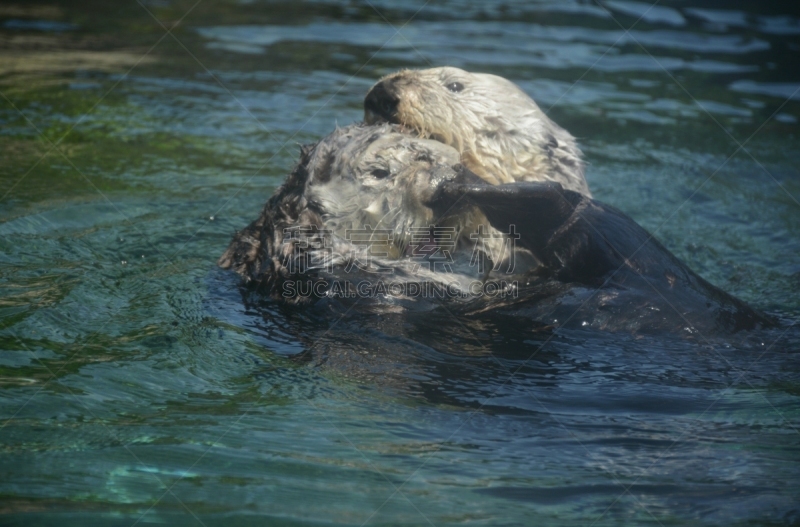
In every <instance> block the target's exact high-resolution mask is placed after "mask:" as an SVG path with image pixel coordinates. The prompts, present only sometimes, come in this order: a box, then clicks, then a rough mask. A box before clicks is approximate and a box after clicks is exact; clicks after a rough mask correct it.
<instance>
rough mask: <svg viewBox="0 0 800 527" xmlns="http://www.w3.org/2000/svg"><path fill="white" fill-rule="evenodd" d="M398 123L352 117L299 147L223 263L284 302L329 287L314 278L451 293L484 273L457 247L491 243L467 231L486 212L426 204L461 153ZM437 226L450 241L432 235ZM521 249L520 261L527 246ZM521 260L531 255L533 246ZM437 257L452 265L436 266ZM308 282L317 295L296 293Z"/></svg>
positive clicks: (319, 293) (451, 175)
mask: <svg viewBox="0 0 800 527" xmlns="http://www.w3.org/2000/svg"><path fill="white" fill-rule="evenodd" d="M401 131H402V130H401V127H399V126H396V125H390V124H381V125H377V126H366V125H361V124H356V125H351V126H347V127H344V128H337V129H336V130H335V131H334V132H333V133H332V134H330V135H329V136H328V137H326V138H324V139H322V140H321V141H319V142H318V143H316V144H314V145H308V146H305V147H303V148H302V149H301V156H300V162H299V163H298V165H297V166H296V167H295V169H294V171H293V172H292V173H291V174H290V175H289V177H288V179H287V180H286V182H285V183H284V184H283V185H282V186H281V187H280V188H279V189H278V190H277V191H276V193H275V195H273V196H272V197H271V198H270V199H269V201H267V203H266V205H265V206H264V209H263V210H262V213H261V216H260V217H259V218H258V219H257V220H256V221H254V222H253V223H251V224H250V225H249V226H248V227H247V228H245V229H244V230H242V231H241V232H239V233H237V234H236V236H235V237H234V240H233V242H232V243H231V245H230V247H229V248H228V250H227V251H226V252H225V253H224V254H223V255H222V257H221V258H220V260H219V265H220V266H222V267H224V268H233V269H234V270H235V271H236V272H238V273H239V274H240V275H242V276H243V277H245V279H246V280H247V281H248V282H252V283H253V284H254V285H256V286H257V287H258V288H259V289H260V290H261V291H262V292H264V293H266V294H268V295H269V296H271V297H273V298H276V299H279V300H282V301H286V302H289V303H304V302H309V301H314V300H317V299H318V298H319V297H320V296H325V295H326V294H327V293H328V291H327V290H324V289H320V287H319V285H320V284H322V283H327V284H332V283H334V282H336V283H337V284H338V283H339V282H341V280H338V279H339V278H341V279H342V280H348V281H351V282H355V283H357V282H359V281H362V280H366V279H376V278H382V279H381V283H384V284H395V285H396V284H400V285H402V286H403V287H405V285H406V284H407V283H415V284H419V283H434V284H437V285H444V286H448V287H451V288H453V289H451V291H458V292H459V293H456V296H458V295H459V294H460V292H463V291H465V290H466V288H468V287H469V285H470V281H474V280H478V279H483V280H485V279H487V278H488V274H490V273H487V272H486V270H485V269H484V272H483V274H480V269H479V268H478V267H475V266H470V265H469V263H470V259H471V256H472V255H471V253H470V252H469V251H464V250H463V249H464V247H465V246H466V245H471V246H476V242H477V243H478V245H477V246H478V247H483V248H486V246H491V245H492V242H493V241H494V240H489V241H488V243H481V240H475V241H473V240H470V239H469V238H466V236H468V234H470V233H472V232H473V231H475V230H477V228H478V226H477V224H475V223H476V221H480V218H483V217H482V216H481V215H480V214H479V213H477V212H476V211H474V210H472V211H460V212H459V214H458V215H455V214H451V215H447V214H444V215H442V217H438V218H435V217H434V211H433V209H432V208H431V200H432V197H433V195H434V194H435V192H436V191H437V189H438V188H439V186H440V185H441V183H442V182H443V181H444V180H455V179H458V178H459V177H462V175H463V174H464V173H463V172H461V173H460V172H459V171H458V170H456V169H454V168H453V167H454V166H457V165H458V163H459V154H458V152H457V151H456V150H455V149H453V148H452V147H449V146H447V145H445V144H443V143H440V142H438V141H432V140H428V139H422V138H417V137H413V136H411V135H408V134H406V133H401ZM470 177H471V178H474V179H473V181H480V180H479V178H477V176H474V175H470ZM461 180H462V181H463V179H461ZM473 224H475V225H473ZM435 229H438V232H439V234H440V235H445V237H446V238H447V239H446V240H442V239H438V240H437V239H436V237H437V236H436V232H433V233H432V232H431V231H432V230H434V231H435ZM439 238H441V236H439ZM490 249H491V247H490ZM486 250H487V251H488V250H489V249H486ZM426 251H427V253H426ZM518 252H520V258H522V259H523V260H525V259H526V256H525V253H526V252H527V251H525V250H520V251H518ZM428 253H436V254H435V255H434V254H428ZM509 254H510V253H509ZM437 258H439V259H438V260H437ZM507 258H508V256H507ZM495 259H496V260H497V259H498V258H497V257H496V258H495ZM527 261H528V262H529V263H530V262H533V258H532V256H530V255H529V254H528V256H527ZM437 264H438V266H439V268H442V267H446V268H447V269H448V270H451V271H452V270H455V271H454V272H452V273H442V272H436V271H438V270H440V269H437V268H436V267H437ZM473 267H475V269H473ZM383 278H385V280H383ZM308 281H311V282H313V284H312V286H313V288H314V291H313V294H304V295H297V294H293V290H292V288H295V287H299V286H303V287H309V286H308V285H307V283H306V282H308ZM294 293H297V291H296V290H294Z"/></svg>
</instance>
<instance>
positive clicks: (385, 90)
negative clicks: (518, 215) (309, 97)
mask: <svg viewBox="0 0 800 527" xmlns="http://www.w3.org/2000/svg"><path fill="white" fill-rule="evenodd" d="M364 119H365V121H366V122H367V123H378V122H390V123H397V124H401V125H405V126H407V127H410V128H412V129H414V130H415V131H416V132H417V133H418V134H419V135H420V136H422V137H429V138H431V139H435V140H437V141H441V142H443V143H445V144H447V145H450V146H453V147H454V148H456V149H457V150H458V152H459V153H460V154H461V162H462V163H463V164H464V165H466V166H467V168H469V169H470V170H472V171H473V172H475V173H476V174H478V175H479V176H480V177H482V178H483V179H484V180H486V181H487V182H489V183H493V184H497V183H510V182H513V181H556V182H558V183H561V184H562V185H563V186H564V187H565V188H568V189H571V190H575V191H578V192H581V193H582V194H585V195H587V196H588V195H589V189H588V186H587V185H586V181H585V179H584V176H583V170H584V164H583V161H582V160H581V152H580V150H579V149H578V146H577V144H576V142H575V138H574V137H572V135H570V134H569V132H567V131H566V130H564V129H563V128H561V127H560V126H558V125H557V124H555V123H554V122H553V121H551V120H550V119H549V118H548V117H547V116H546V115H545V114H544V112H543V111H542V110H541V109H540V108H539V106H537V104H536V103H535V102H534V101H533V99H531V98H530V97H528V95H526V94H525V92H523V91H522V90H521V89H520V88H519V87H517V86H516V85H515V84H514V83H512V82H511V81H509V80H507V79H504V78H502V77H498V76H496V75H489V74H484V73H469V72H467V71H464V70H461V69H458V68H452V67H443V68H431V69H427V70H403V71H400V72H397V73H393V74H390V75H387V76H386V77H384V78H382V79H381V80H380V81H378V83H377V84H375V86H373V87H372V89H371V90H370V91H369V93H368V94H367V97H366V99H365V101H364Z"/></svg>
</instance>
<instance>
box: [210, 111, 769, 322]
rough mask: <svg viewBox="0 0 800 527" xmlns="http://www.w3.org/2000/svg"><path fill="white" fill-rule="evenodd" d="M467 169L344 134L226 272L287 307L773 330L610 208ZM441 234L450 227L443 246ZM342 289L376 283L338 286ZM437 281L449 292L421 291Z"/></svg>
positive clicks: (419, 146) (426, 150)
mask: <svg viewBox="0 0 800 527" xmlns="http://www.w3.org/2000/svg"><path fill="white" fill-rule="evenodd" d="M458 160H459V154H458V152H457V151H455V150H454V149H453V148H451V147H449V146H447V145H445V144H443V143H440V142H436V141H431V140H428V139H420V138H417V137H413V136H410V135H407V134H403V133H400V128H398V127H397V126H394V125H389V124H382V125H378V126H365V125H361V124H357V125H352V126H349V127H345V128H340V129H337V130H336V131H334V132H333V133H332V134H331V135H329V136H328V137H326V138H324V139H323V140H321V141H320V142H319V143H317V144H315V145H310V146H307V147H303V149H302V152H301V159H300V163H299V164H298V165H297V167H296V168H295V170H294V171H293V172H292V173H291V175H290V176H289V177H288V179H287V181H286V182H285V183H284V184H283V185H282V186H281V187H280V188H279V189H278V190H277V191H276V193H275V195H273V196H272V197H271V198H270V199H269V201H267V203H266V205H265V206H264V209H263V210H262V212H261V215H260V216H259V218H258V219H257V220H256V221H254V222H253V223H251V224H250V225H249V226H248V227H246V228H245V229H244V230H242V231H241V232H239V233H237V234H236V235H235V236H234V239H233V241H232V242H231V244H230V246H229V247H228V250H227V251H226V252H225V253H224V254H223V255H222V257H221V258H220V260H219V265H220V266H222V267H225V268H232V269H234V270H236V271H237V272H238V273H239V274H240V275H242V276H243V277H244V278H245V280H246V281H247V282H248V283H249V284H250V285H251V286H253V287H255V288H256V289H258V290H259V291H261V292H262V293H264V294H266V295H268V296H270V297H272V298H274V299H277V300H280V301H282V302H286V303H292V304H300V303H313V302H316V301H318V300H320V299H323V298H331V297H336V298H342V297H343V296H344V297H345V298H359V302H361V305H362V307H363V306H366V307H367V308H369V309H377V310H382V309H387V308H388V309H391V310H393V311H396V310H404V309H436V308H437V306H439V305H442V304H445V305H446V306H447V307H446V310H447V311H448V312H453V313H461V314H478V313H484V314H485V313H508V314H512V315H514V316H516V317H520V316H521V317H524V318H527V319H529V320H533V321H536V322H540V323H547V324H554V325H560V326H561V325H568V326H570V325H578V326H589V327H596V328H601V329H608V330H625V331H643V330H670V331H678V332H684V331H689V332H692V331H700V332H701V333H703V334H707V333H708V332H709V331H736V330H739V329H748V328H754V327H757V326H767V325H770V324H771V323H772V322H771V321H770V319H768V318H767V317H765V316H764V315H761V314H760V313H758V312H757V311H755V310H753V309H752V308H750V307H749V306H747V305H746V304H744V303H743V302H741V301H739V300H737V299H736V298H734V297H732V296H730V295H728V294H726V293H725V292H723V291H721V290H720V289H718V288H716V287H714V286H712V285H711V284H709V283H708V282H706V281H705V280H703V279H702V278H700V277H699V276H697V275H696V274H695V273H693V272H692V271H691V270H690V269H689V268H688V267H687V266H686V265H684V264H683V263H682V262H680V261H679V260H678V259H677V258H675V257H674V256H673V255H672V254H671V253H670V252H669V251H668V250H667V249H666V248H664V247H663V246H662V245H661V244H660V243H658V242H657V241H656V240H654V239H652V237H651V236H650V235H649V234H648V233H647V231H645V230H644V229H642V228H641V227H640V226H639V225H637V224H636V223H635V222H634V221H633V220H632V219H631V218H629V217H628V216H626V215H625V214H623V213H621V212H620V211H618V210H616V209H614V208H613V207H610V206H608V205H604V204H602V203H600V202H598V201H595V200H593V199H591V198H588V197H586V196H585V195H583V194H581V193H578V192H574V191H570V190H566V189H564V188H563V187H562V186H561V185H560V184H558V183H553V182H545V183H535V182H527V183H509V184H502V185H489V184H487V183H486V182H485V181H484V180H482V179H481V178H480V177H478V176H477V175H475V174H474V173H472V172H471V171H470V170H469V169H467V168H465V167H464V166H463V165H461V164H458ZM481 222H485V223H486V224H482V223H481ZM487 228H489V229H491V228H493V229H494V230H495V231H499V232H502V233H509V235H505V238H504V242H505V241H508V240H513V241H514V242H515V243H513V244H511V245H507V244H505V246H506V248H507V249H508V251H507V252H503V253H499V252H497V250H496V249H497V248H496V247H492V246H491V245H490V244H489V245H479V244H478V242H477V241H476V238H480V234H481V233H485V232H486V231H487ZM435 231H438V232H447V233H448V240H447V243H444V242H442V240H438V241H437V240H435V239H434V238H435V236H434V234H433V233H434V232H435ZM420 248H423V249H424V250H422V251H420ZM435 254H438V255H439V256H443V257H444V258H440V259H439V261H438V263H440V264H444V265H441V266H439V267H437V266H436V265H435V264H436V261H435V258H434V257H433V255H435ZM479 254H480V255H481V256H480V257H476V256H477V255H479ZM482 259H483V260H487V261H488V262H489V265H488V267H487V268H486V269H482V268H481V267H480V265H478V262H479V261H481V260H482ZM432 263H433V264H434V265H431V264H432ZM498 263H505V264H509V265H499V266H498V265H496V264H498ZM342 283H346V284H353V285H355V284H364V283H366V284H368V287H366V288H364V289H359V290H357V291H356V290H350V289H347V288H348V287H350V286H349V285H348V286H346V287H345V289H347V290H346V291H343V290H342V286H341V284H342ZM337 284H338V287H339V290H338V291H337V290H336V287H337ZM376 284H377V285H378V287H377V288H375V287H373V286H375V285H376ZM381 284H383V286H382V287H381ZM429 285H433V286H436V287H438V288H439V290H440V291H444V292H445V293H446V294H443V295H440V296H439V297H436V296H435V295H434V296H433V297H431V296H427V295H424V294H423V295H419V294H412V291H416V292H417V293H420V292H422V291H428V290H429V289H426V288H427V287H428V286H429ZM411 286H415V288H412V287H411ZM420 286H423V288H420ZM359 287H360V286H359ZM501 290H502V292H503V293H504V294H500V295H498V294H491V295H487V294H486V292H487V291H493V292H494V293H497V292H499V291H501ZM342 293H345V294H344V295H342ZM349 293H358V294H356V295H355V296H351V295H350V294H349ZM365 298H366V301H362V299H365Z"/></svg>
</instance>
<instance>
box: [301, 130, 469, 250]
mask: <svg viewBox="0 0 800 527" xmlns="http://www.w3.org/2000/svg"><path fill="white" fill-rule="evenodd" d="M399 130H400V128H399V127H396V126H391V125H387V124H384V125H380V126H358V125H355V126H350V127H347V128H343V129H339V130H337V131H336V132H334V133H333V134H331V135H330V136H328V137H327V138H325V139H323V140H322V141H321V142H320V143H319V144H318V145H317V146H316V147H315V148H314V150H313V151H312V153H311V155H310V158H309V160H308V164H307V167H306V170H307V172H308V180H307V182H306V186H305V192H304V197H305V200H306V201H307V203H308V207H309V208H312V209H314V210H316V211H318V214H319V215H320V217H321V218H322V223H323V226H324V228H325V229H326V230H328V231H330V232H331V233H333V234H334V235H336V236H337V237H340V238H342V239H346V237H347V235H348V231H349V232H351V233H352V232H353V231H358V230H362V231H363V230H364V229H370V230H373V231H381V232H382V234H381V236H380V237H376V238H375V239H374V240H372V241H371V244H370V246H371V248H372V249H373V250H375V251H377V252H379V253H381V254H388V255H389V257H399V256H400V255H402V254H403V251H404V249H405V247H406V245H407V244H408V239H409V233H411V232H414V230H415V229H418V228H422V227H425V226H429V225H431V224H432V223H433V222H434V221H435V220H437V219H438V218H436V217H435V216H436V214H435V213H434V210H433V209H432V208H431V207H432V202H433V198H434V194H435V193H436V192H437V190H438V188H439V187H440V186H441V184H442V183H443V182H445V181H449V180H452V179H454V178H456V177H457V176H458V175H459V173H458V171H457V170H456V169H454V165H458V164H459V154H458V152H457V151H456V150H455V149H453V148H452V147H450V146H447V145H445V144H443V143H441V142H437V141H432V140H429V139H422V138H418V137H414V136H411V135H408V134H404V133H400V132H399ZM387 234H388V236H387ZM381 240H386V243H385V244H384V243H381Z"/></svg>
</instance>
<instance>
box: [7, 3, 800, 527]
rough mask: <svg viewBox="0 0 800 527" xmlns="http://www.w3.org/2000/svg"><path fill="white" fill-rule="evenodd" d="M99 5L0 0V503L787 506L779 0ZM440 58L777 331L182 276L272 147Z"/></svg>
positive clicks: (98, 517) (186, 517) (790, 340)
mask: <svg viewBox="0 0 800 527" xmlns="http://www.w3.org/2000/svg"><path fill="white" fill-rule="evenodd" d="M107 4H108V3H107V2H99V1H90V2H70V1H66V0H64V1H55V2H51V3H47V2H42V3H40V2H24V3H22V2H20V3H18V4H8V5H3V6H2V7H0V36H2V39H0V46H2V48H3V49H2V53H0V92H2V97H0V99H2V100H0V123H2V128H0V149H1V150H2V152H3V163H2V165H0V197H2V199H0V350H2V351H0V405H1V406H0V418H1V419H2V421H1V422H0V426H2V429H1V430H2V432H0V475H1V476H2V477H0V514H1V516H0V523H3V524H7V525H81V526H83V525H125V526H132V525H138V524H150V523H165V524H168V525H207V526H210V525H323V524H325V525H328V524H336V525H364V524H367V525H423V524H428V525H430V524H433V525H450V524H467V525H492V526H495V525H569V526H572V525H598V526H599V525H647V524H649V525H665V526H666V525H725V526H730V525H754V524H757V525H791V524H796V523H797V522H798V521H800V507H798V503H800V491H798V490H797V489H798V488H800V465H799V464H798V461H800V434H799V432H798V430H800V362H799V361H798V359H800V355H798V351H799V350H800V330H798V329H795V328H794V326H793V325H794V324H795V323H796V322H797V320H798V315H800V256H798V255H800V203H798V198H800V174H798V166H800V149H798V142H797V141H798V135H797V134H798V132H800V128H799V127H798V119H800V91H798V89H799V88H800V70H799V69H798V67H797V64H798V62H797V56H798V51H800V13H798V12H797V10H792V9H790V8H789V7H785V6H782V4H781V3H773V4H768V5H761V4H758V3H751V2H707V3H705V4H702V5H700V4H697V5H690V4H688V3H685V2H666V1H664V2H661V3H659V4H658V5H656V6H655V7H652V8H650V6H649V4H646V3H641V2H635V1H622V0H614V1H609V2H606V3H605V4H604V5H600V4H597V3H590V2H574V1H563V0H559V1H552V2H550V1H541V2H501V3H492V4H488V3H485V2H472V1H461V0H459V1H456V0H452V1H431V2H427V3H426V2H423V1H419V0H416V1H412V2H406V3H403V4H397V3H394V2H371V3H367V2H364V3H358V2H335V1H319V2H306V3H303V4H295V3H292V2H266V1H248V2H244V1H243V2H235V1H225V2H209V1H207V0H206V1H202V2H199V3H195V1H183V0H176V1H173V2H169V1H159V2H155V1H151V2H143V4H142V5H140V4H138V3H136V2H131V3H123V4H121V5H116V3H112V4H114V5H107ZM151 15H152V16H151ZM178 21H180V24H179V25H178V26H177V27H176V28H175V29H174V30H173V31H172V32H171V33H170V34H167V33H166V32H165V29H164V27H162V25H161V24H164V25H165V26H166V27H172V25H173V24H175V23H177V22H178ZM626 30H628V31H626ZM441 65H454V66H459V67H463V68H466V69H469V70H475V71H485V72H491V73H495V74H498V75H503V76H505V77H508V78H510V79H512V80H513V81H514V82H516V83H518V84H519V85H520V86H521V87H523V89H525V90H526V91H527V92H528V93H529V94H530V95H531V96H533V97H534V98H535V99H536V100H537V101H538V102H539V104H540V105H541V106H542V107H543V108H544V109H546V110H547V112H548V114H549V115H550V116H551V117H553V118H554V119H555V120H556V121H557V122H559V123H560V124H561V125H563V126H564V127H566V128H567V129H568V130H570V131H571V132H572V133H573V134H574V135H576V136H577V137H578V138H579V140H580V143H581V145H582V147H583V149H584V151H585V153H586V156H587V160H588V162H589V169H588V174H587V178H588V180H589V184H590V186H591V188H592V190H593V192H594V194H595V196H596V197H597V198H598V199H601V200H603V201H605V202H608V203H611V204H613V205H615V206H616V207H618V208H620V209H622V210H623V211H625V212H626V213H628V214H629V215H631V216H632V217H633V218H635V219H636V220H637V221H638V222H639V223H641V224H642V225H644V226H645V227H647V228H648V229H650V230H651V231H653V232H655V233H656V235H657V237H658V238H659V239H660V240H661V241H662V242H664V244H665V245H666V246H667V247H669V248H670V250H672V251H673V252H674V253H675V254H676V255H678V256H679V257H680V258H681V259H683V260H684V261H685V262H687V263H688V264H689V265H690V266H691V267H692V268H693V269H695V270H696V271H697V272H698V273H700V274H701V275H702V276H703V277H704V278H706V279H708V280H709V281H711V282H712V283H714V284H715V285H718V286H719V287H722V288H723V289H725V290H727V291H729V292H731V293H732V294H735V295H736V296H738V297H740V298H742V299H744V300H746V301H747V302H749V303H751V304H752V305H754V306H756V307H758V308H759V309H762V310H765V311H767V312H769V313H772V314H774V315H775V316H777V317H779V318H780V319H781V320H782V327H781V328H779V329H776V330H769V331H760V332H751V333H739V334H734V335H728V336H719V335H694V336H692V337H691V338H684V337H680V336H666V335H664V336H658V335H656V336H654V335H649V336H645V335H628V334H604V333H598V332H582V331H563V330H556V331H555V332H552V331H540V330H538V328H537V327H535V326H533V327H519V324H516V323H514V322H512V321H508V320H502V319H492V318H477V319H456V318H454V317H452V316H450V315H449V314H448V313H444V312H443V313H438V314H434V315H430V314H429V315H425V316H420V315H408V316H400V315H392V316H389V315H385V316H372V317H370V316H365V315H363V314H355V313H350V314H347V315H345V316H342V315H344V311H342V310H337V308H336V306H329V307H325V306H323V307H320V308H317V309H309V310H287V309H282V308H279V307H277V306H275V305H271V304H269V303H264V302H262V301H260V300H259V299H258V298H253V297H252V296H250V295H247V294H242V292H241V291H240V289H239V287H238V283H239V282H238V279H237V277H235V276H232V275H231V274H229V273H226V272H223V271H220V270H218V269H216V267H215V261H216V259H217V257H218V256H219V255H220V254H221V253H222V251H223V250H224V249H225V247H226V245H227V243H228V241H229V240H230V236H231V234H232V233H233V232H234V231H235V230H236V229H239V228H242V227H243V226H244V225H246V224H247V223H248V222H249V221H251V220H252V219H253V218H255V217H256V216H257V214H258V211H259V208H260V207H261V205H262V204H263V202H264V201H265V200H266V199H267V197H269V195H270V194H271V193H272V192H273V191H274V189H275V188H276V187H277V185H279V184H280V183H281V181H282V180H283V178H284V177H285V175H286V174H287V173H288V172H289V171H290V170H291V168H292V165H293V163H294V162H295V160H296V157H297V152H298V147H297V145H298V144H303V143H309V142H313V141H315V140H317V139H318V138H320V137H322V136H324V135H325V134H327V133H329V132H330V131H331V130H332V129H333V127H334V126H336V125H337V124H340V125H344V124H348V123H351V122H353V121H356V120H359V119H360V118H361V116H362V110H361V101H362V98H363V96H364V94H365V93H366V91H367V90H368V88H369V87H370V86H371V84H372V83H373V82H374V81H375V80H376V79H377V78H379V77H380V76H381V75H384V74H386V73H388V72H391V71H394V70H396V69H399V68H403V67H416V68H422V67H430V66H441Z"/></svg>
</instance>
